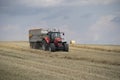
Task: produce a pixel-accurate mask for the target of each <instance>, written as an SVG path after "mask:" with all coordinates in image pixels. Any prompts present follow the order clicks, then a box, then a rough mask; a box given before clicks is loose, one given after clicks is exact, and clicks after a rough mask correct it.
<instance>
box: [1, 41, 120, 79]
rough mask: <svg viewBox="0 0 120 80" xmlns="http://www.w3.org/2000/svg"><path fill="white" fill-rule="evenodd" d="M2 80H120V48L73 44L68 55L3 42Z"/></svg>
mask: <svg viewBox="0 0 120 80" xmlns="http://www.w3.org/2000/svg"><path fill="white" fill-rule="evenodd" d="M0 80H120V46H115V45H114V46H107V45H70V51H69V52H62V51H58V52H49V51H43V50H38V49H30V48H29V43H28V42H0Z"/></svg>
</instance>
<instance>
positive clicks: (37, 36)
mask: <svg viewBox="0 0 120 80" xmlns="http://www.w3.org/2000/svg"><path fill="white" fill-rule="evenodd" d="M61 34H63V35H64V33H62V32H59V31H48V30H43V29H34V30H30V31H29V42H30V47H31V48H38V49H39V48H42V49H43V50H49V51H51V52H54V51H56V50H63V51H67V52H68V51H69V46H68V44H67V42H63V38H62V37H61Z"/></svg>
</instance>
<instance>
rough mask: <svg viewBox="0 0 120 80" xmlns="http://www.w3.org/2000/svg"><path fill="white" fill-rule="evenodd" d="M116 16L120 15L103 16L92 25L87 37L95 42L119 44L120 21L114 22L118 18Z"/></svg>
mask: <svg viewBox="0 0 120 80" xmlns="http://www.w3.org/2000/svg"><path fill="white" fill-rule="evenodd" d="M116 17H119V16H114V15H107V16H102V17H101V18H100V19H99V20H98V21H96V23H95V24H93V25H92V26H90V28H89V30H88V34H87V35H88V36H87V37H89V38H90V39H91V41H93V42H103V43H113V44H117V41H118V40H120V37H118V36H117V35H118V34H119V30H120V28H119V26H118V25H117V24H119V23H114V22H113V20H116ZM117 20H118V19H117ZM119 44H120V43H119Z"/></svg>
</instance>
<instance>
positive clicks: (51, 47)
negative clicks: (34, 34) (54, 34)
mask: <svg viewBox="0 0 120 80" xmlns="http://www.w3.org/2000/svg"><path fill="white" fill-rule="evenodd" d="M49 51H51V52H54V51H55V45H54V43H51V44H50V46H49Z"/></svg>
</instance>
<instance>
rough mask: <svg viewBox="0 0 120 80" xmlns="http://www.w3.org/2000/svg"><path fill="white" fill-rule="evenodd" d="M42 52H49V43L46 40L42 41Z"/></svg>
mask: <svg viewBox="0 0 120 80" xmlns="http://www.w3.org/2000/svg"><path fill="white" fill-rule="evenodd" d="M42 50H44V51H46V50H47V43H46V41H45V40H43V41H42Z"/></svg>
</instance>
